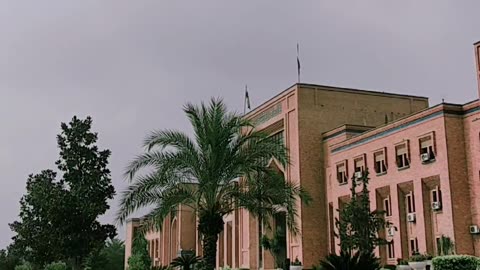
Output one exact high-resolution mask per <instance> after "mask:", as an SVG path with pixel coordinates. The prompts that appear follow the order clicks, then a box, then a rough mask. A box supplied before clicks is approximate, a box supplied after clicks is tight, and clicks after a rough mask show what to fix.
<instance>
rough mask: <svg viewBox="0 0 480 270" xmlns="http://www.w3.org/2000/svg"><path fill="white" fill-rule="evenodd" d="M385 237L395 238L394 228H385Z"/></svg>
mask: <svg viewBox="0 0 480 270" xmlns="http://www.w3.org/2000/svg"><path fill="white" fill-rule="evenodd" d="M387 235H388V236H390V237H394V236H395V227H393V226H392V227H388V228H387Z"/></svg>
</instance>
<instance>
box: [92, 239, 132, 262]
mask: <svg viewBox="0 0 480 270" xmlns="http://www.w3.org/2000/svg"><path fill="white" fill-rule="evenodd" d="M124 261H125V245H124V244H123V241H121V240H119V239H117V238H114V239H112V240H108V241H107V242H106V243H105V246H104V247H103V248H102V249H101V250H100V251H98V252H92V253H90V256H89V257H88V258H87V261H86V263H85V265H86V267H87V268H88V269H89V270H123V269H124V267H125V265H124Z"/></svg>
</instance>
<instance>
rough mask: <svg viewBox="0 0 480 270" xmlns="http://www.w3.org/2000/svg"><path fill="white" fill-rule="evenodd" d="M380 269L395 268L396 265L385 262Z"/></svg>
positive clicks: (392, 269)
mask: <svg viewBox="0 0 480 270" xmlns="http://www.w3.org/2000/svg"><path fill="white" fill-rule="evenodd" d="M382 269H388V270H395V269H397V266H396V265H392V264H387V265H384V266H383V268H382Z"/></svg>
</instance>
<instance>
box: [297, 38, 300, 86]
mask: <svg viewBox="0 0 480 270" xmlns="http://www.w3.org/2000/svg"><path fill="white" fill-rule="evenodd" d="M297 76H298V82H300V47H299V46H298V43H297Z"/></svg>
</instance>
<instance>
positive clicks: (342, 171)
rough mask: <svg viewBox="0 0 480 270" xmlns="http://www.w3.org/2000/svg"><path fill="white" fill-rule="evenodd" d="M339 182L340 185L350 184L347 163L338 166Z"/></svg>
mask: <svg viewBox="0 0 480 270" xmlns="http://www.w3.org/2000/svg"><path fill="white" fill-rule="evenodd" d="M337 181H338V183H339V184H346V183H347V182H348V176H347V162H343V163H340V164H338V165H337Z"/></svg>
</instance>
